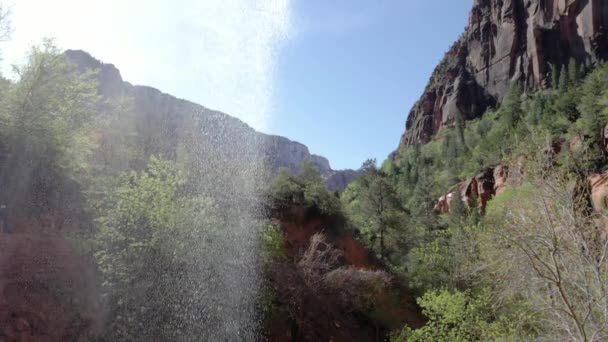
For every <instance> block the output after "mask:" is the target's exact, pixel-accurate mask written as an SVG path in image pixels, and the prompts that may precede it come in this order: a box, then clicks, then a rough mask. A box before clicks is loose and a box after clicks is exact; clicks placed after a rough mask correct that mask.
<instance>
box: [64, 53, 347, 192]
mask: <svg viewBox="0 0 608 342" xmlns="http://www.w3.org/2000/svg"><path fill="white" fill-rule="evenodd" d="M65 54H66V56H67V57H68V58H69V59H70V60H71V61H73V62H74V63H75V64H76V65H77V67H78V68H79V69H80V70H81V71H85V70H87V69H93V70H98V72H99V73H98V80H99V92H100V94H101V95H102V96H104V97H106V98H120V97H125V98H129V99H132V100H133V108H132V110H131V113H129V115H133V118H134V119H133V124H134V126H135V127H134V128H135V130H136V131H137V132H138V134H139V135H140V136H141V137H142V139H144V140H145V141H144V143H143V145H144V146H145V149H146V150H145V151H144V152H145V153H146V154H156V155H161V156H163V157H164V158H168V159H175V158H177V153H178V150H179V144H180V142H182V143H183V141H184V140H185V139H187V137H185V136H184V132H185V131H187V129H185V128H188V127H191V126H192V125H197V127H200V132H198V133H197V134H198V136H197V137H195V138H194V139H195V140H197V142H199V143H201V142H202V143H203V144H204V148H205V149H206V152H209V153H212V154H219V155H221V156H220V157H221V158H222V159H226V160H238V161H241V160H242V161H243V162H246V161H251V160H253V159H255V158H259V159H260V160H264V161H265V163H266V166H267V167H268V169H269V170H270V171H271V172H276V171H277V170H278V169H279V168H281V167H284V168H287V169H289V170H291V171H292V172H298V171H299V169H300V164H301V163H302V161H304V160H310V161H312V162H313V163H314V164H315V166H316V167H317V168H318V169H319V171H320V172H321V174H322V175H323V177H324V178H325V179H327V180H328V187H329V188H330V189H332V190H344V189H345V188H346V185H348V183H349V182H350V181H352V180H353V179H354V177H356V175H357V174H356V172H353V171H351V170H345V171H336V170H332V168H331V166H330V164H329V161H328V160H327V159H326V158H324V157H321V156H317V155H314V154H311V153H310V151H309V150H308V147H306V146H305V145H303V144H301V143H298V142H295V141H291V140H289V139H287V138H284V137H280V136H274V135H267V134H263V133H259V132H256V131H255V130H254V129H253V128H251V127H249V126H248V125H247V124H245V123H244V122H242V121H241V120H239V119H236V118H234V117H231V116H229V115H226V114H224V113H221V112H218V111H213V110H210V109H208V108H205V107H203V106H201V105H198V104H196V103H192V102H189V101H186V100H182V99H178V98H175V97H173V96H171V95H169V94H165V93H162V92H161V91H159V90H157V89H154V88H151V87H146V86H136V85H131V84H130V83H128V82H124V81H123V79H122V77H121V75H120V71H119V70H118V69H117V68H116V67H115V66H114V65H112V64H104V63H102V62H100V61H98V60H96V59H95V58H93V57H91V55H89V54H88V53H86V52H84V51H76V50H68V51H66V52H65Z"/></svg>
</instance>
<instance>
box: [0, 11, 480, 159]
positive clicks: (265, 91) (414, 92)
mask: <svg viewBox="0 0 608 342" xmlns="http://www.w3.org/2000/svg"><path fill="white" fill-rule="evenodd" d="M471 6H472V0H390V1H389V0H129V1H124V0H105V1H82V0H55V1H42V0H19V1H16V0H14V1H13V5H12V9H13V17H12V19H13V20H12V21H13V26H14V29H15V32H14V34H13V37H12V39H11V41H9V42H8V43H3V44H2V45H1V47H0V49H1V51H2V57H3V63H2V65H3V68H2V69H3V71H4V73H5V74H9V73H10V72H9V70H10V64H11V63H19V62H21V61H23V56H24V54H25V51H26V50H27V48H28V46H30V45H31V44H33V43H36V42H40V41H41V39H42V38H44V37H49V36H50V37H54V38H55V39H56V42H57V44H58V46H59V47H61V48H65V49H83V50H85V51H88V52H89V53H91V54H92V55H93V56H94V57H96V58H98V59H100V60H102V61H104V62H106V63H112V64H115V65H116V66H117V67H118V68H119V69H120V71H121V74H122V76H123V78H124V79H125V80H126V81H129V82H131V83H134V84H143V85H148V86H152V87H155V88H158V89H160V90H162V91H164V92H167V93H170V94H172V95H174V96H177V97H180V98H185V99H188V100H191V101H194V102H197V103H200V104H202V105H204V106H206V107H208V108H211V109H217V110H220V111H222V112H224V113H227V114H229V115H232V116H235V117H238V118H240V119H242V120H243V121H245V122H247V123H248V124H249V125H251V126H252V127H254V128H255V129H257V130H260V131H262V132H267V133H272V134H278V135H283V136H286V137H288V138H290V139H292V140H296V141H299V142H302V143H304V144H306V145H307V146H308V147H309V148H310V150H311V152H312V153H315V154H319V155H322V156H325V157H327V158H328V159H329V160H330V162H331V164H332V166H333V167H334V168H335V169H341V168H358V167H359V166H360V165H361V164H362V163H363V161H364V160H365V159H367V158H376V159H378V160H379V161H382V160H384V159H385V158H386V156H387V155H388V154H389V153H390V152H391V151H393V150H394V149H395V148H396V147H397V144H398V142H399V138H400V136H401V134H402V133H403V131H404V129H405V120H406V117H407V114H408V112H409V110H410V108H411V106H412V104H413V103H414V102H415V101H416V100H417V99H418V97H419V96H420V95H421V93H422V90H423V89H424V86H425V85H426V82H427V81H428V78H429V76H430V75H431V72H432V71H433V68H434V67H435V66H436V65H437V63H438V62H439V60H440V59H441V57H442V56H443V54H444V53H445V51H447V49H448V48H449V47H450V45H451V44H452V43H453V42H454V41H455V40H456V38H457V37H458V36H459V35H460V34H461V33H462V31H463V29H464V26H465V25H466V23H467V21H468V12H469V10H470V8H471Z"/></svg>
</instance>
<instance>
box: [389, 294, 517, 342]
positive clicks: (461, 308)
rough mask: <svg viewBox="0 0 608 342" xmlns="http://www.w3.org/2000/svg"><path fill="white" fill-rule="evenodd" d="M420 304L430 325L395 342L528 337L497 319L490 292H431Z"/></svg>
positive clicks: (405, 331) (503, 319) (505, 320)
mask: <svg viewBox="0 0 608 342" xmlns="http://www.w3.org/2000/svg"><path fill="white" fill-rule="evenodd" d="M418 303H419V304H420V306H421V307H422V309H423V313H424V314H425V315H426V316H427V317H428V318H429V322H428V323H427V324H426V325H425V326H424V327H422V328H421V329H417V330H413V329H411V328H408V327H406V328H405V329H403V330H402V331H401V332H400V333H398V334H395V335H394V336H393V338H392V339H391V341H393V342H405V341H408V342H410V341H411V342H414V341H425V342H426V341H445V342H454V341H462V342H465V341H512V340H519V339H522V338H523V337H524V336H518V334H519V333H520V332H518V331H517V330H516V329H515V327H514V325H513V324H512V323H511V322H510V320H509V319H508V318H507V317H504V316H503V317H501V318H498V319H497V318H496V317H495V315H494V308H493V305H492V299H491V296H490V295H489V293H488V292H487V291H482V292H480V293H477V294H474V293H472V292H471V291H463V292H460V291H455V292H452V291H448V290H442V291H430V292H427V293H425V294H424V296H422V297H421V298H420V299H419V300H418ZM509 318H510V317H509ZM514 318H515V317H514ZM517 318H519V319H521V318H522V317H517ZM528 338H529V337H528Z"/></svg>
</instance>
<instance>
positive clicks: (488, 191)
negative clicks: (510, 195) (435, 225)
mask: <svg viewBox="0 0 608 342" xmlns="http://www.w3.org/2000/svg"><path fill="white" fill-rule="evenodd" d="M508 170H509V169H508V167H507V166H505V165H498V166H496V167H493V168H488V169H486V170H484V171H483V172H480V173H479V174H478V175H476V176H475V177H472V178H470V179H467V180H465V181H463V182H461V183H458V184H457V185H455V186H454V187H452V189H450V190H449V191H448V192H447V193H446V194H445V195H443V196H441V197H440V198H439V199H438V200H437V203H436V204H435V207H434V209H435V211H436V212H437V213H439V214H447V213H449V212H450V208H451V203H452V200H453V199H454V196H457V195H460V198H461V199H462V202H463V203H464V204H465V205H466V206H468V207H471V206H473V205H476V206H477V207H478V208H479V209H480V211H481V212H482V213H484V212H485V210H486V207H487V205H488V202H489V201H490V200H491V199H492V198H493V197H494V196H495V195H497V194H499V193H501V192H503V191H504V190H505V188H506V182H507V177H508Z"/></svg>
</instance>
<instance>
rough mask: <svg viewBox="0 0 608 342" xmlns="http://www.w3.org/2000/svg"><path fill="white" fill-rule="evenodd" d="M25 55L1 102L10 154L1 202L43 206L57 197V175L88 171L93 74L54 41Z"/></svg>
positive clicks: (93, 119)
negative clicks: (77, 67)
mask: <svg viewBox="0 0 608 342" xmlns="http://www.w3.org/2000/svg"><path fill="white" fill-rule="evenodd" d="M27 57H28V58H27V63H26V64H24V65H23V66H17V67H15V68H14V71H15V74H16V76H17V80H16V82H15V84H14V85H12V86H11V87H9V91H8V94H6V96H4V97H3V98H2V101H0V118H1V120H2V123H3V125H2V127H1V132H0V133H1V134H2V137H3V140H4V143H5V148H6V150H7V154H8V155H9V158H8V159H7V160H6V162H5V163H4V166H3V169H2V170H1V175H2V181H3V183H4V184H3V187H4V189H5V191H4V196H5V199H4V200H5V201H8V202H9V203H14V205H17V203H19V204H20V206H22V207H27V206H28V205H29V206H34V207H35V208H36V209H37V210H41V209H44V208H47V209H48V206H49V205H52V204H51V203H49V201H51V199H56V200H54V202H57V201H59V198H60V197H61V195H59V191H60V190H61V189H60V188H61V186H60V185H58V184H57V183H58V180H59V179H61V178H62V177H64V176H68V177H70V178H76V179H79V180H80V181H83V180H84V179H85V178H87V177H89V176H90V167H89V165H90V161H91V159H92V157H93V151H94V150H95V149H96V146H97V141H96V140H95V138H94V137H95V134H93V133H94V130H95V129H96V127H97V117H96V113H97V108H98V104H99V96H98V95H97V84H96V82H95V78H94V77H95V75H94V74H93V73H84V74H82V73H78V72H75V71H74V70H73V67H72V65H71V64H70V63H69V62H68V61H67V60H66V58H65V57H64V56H63V55H62V54H61V53H60V51H59V49H58V48H57V47H56V46H55V45H54V44H53V42H52V41H50V40H46V41H45V42H44V44H43V45H42V46H34V47H33V48H32V49H31V50H30V52H29V54H28V56H27ZM5 203H6V202H5Z"/></svg>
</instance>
